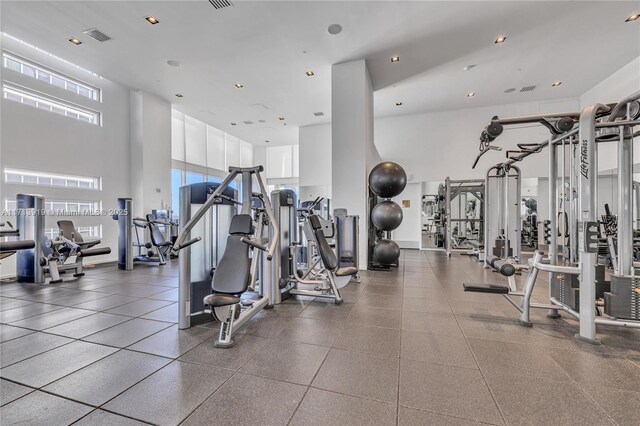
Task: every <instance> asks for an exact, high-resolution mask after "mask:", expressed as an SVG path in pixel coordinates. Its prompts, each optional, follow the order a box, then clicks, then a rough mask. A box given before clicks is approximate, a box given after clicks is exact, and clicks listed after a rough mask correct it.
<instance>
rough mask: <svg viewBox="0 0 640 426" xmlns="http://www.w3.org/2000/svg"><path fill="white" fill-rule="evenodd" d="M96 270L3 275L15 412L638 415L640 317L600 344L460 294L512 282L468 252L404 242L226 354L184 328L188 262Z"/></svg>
mask: <svg viewBox="0 0 640 426" xmlns="http://www.w3.org/2000/svg"><path fill="white" fill-rule="evenodd" d="M86 273H87V275H86V276H85V277H83V278H81V279H67V280H66V281H64V282H63V283H61V284H58V285H57V286H56V287H51V286H49V287H46V288H38V287H36V286H33V285H20V284H17V283H12V282H6V283H2V284H0V302H1V304H0V311H1V312H0V325H1V326H2V327H1V328H0V331H1V333H0V336H1V337H2V339H1V340H2V343H1V346H2V348H1V349H2V355H3V358H4V359H3V360H2V361H3V362H2V365H3V366H4V367H5V368H2V369H1V370H0V377H1V378H2V380H0V388H1V391H2V392H1V393H2V399H1V401H0V405H1V406H0V418H1V419H2V422H3V424H4V423H5V422H8V423H7V424H12V423H20V422H24V423H33V424H38V423H41V424H62V425H63V424H77V425H94V424H96V425H139V424H159V425H178V424H188V425H200V424H203V425H204V424H237V425H243V424H268V425H280V424H281V425H287V424H291V425H308V424H316V425H318V424H319V425H369V424H370V425H425V424H437V425H480V424H496V425H505V424H506V425H511V424H514V425H515V424H536V425H545V424H598V425H609V424H611V425H613V424H617V425H633V426H635V425H638V424H640V405H638V404H639V401H640V330H632V329H624V330H623V329H617V328H613V327H601V328H599V329H598V333H599V335H598V337H599V338H600V339H601V340H602V342H603V345H601V346H597V347H596V346H591V345H588V344H584V343H581V342H577V341H576V340H575V339H573V334H574V333H575V331H576V328H577V322H576V321H575V320H573V319H571V318H569V317H566V316H564V317H563V318H561V319H557V320H551V319H548V318H546V317H545V316H544V312H534V314H533V315H532V321H533V323H534V326H533V327H532V328H530V329H527V328H522V327H519V326H518V325H517V323H516V318H517V315H516V311H515V310H514V309H513V308H512V307H511V306H510V305H509V304H508V303H507V302H506V301H505V300H504V299H503V298H502V297H500V296H495V295H484V294H474V293H465V292H464V291H463V289H462V282H463V281H475V282H478V281H487V282H489V281H491V282H496V281H499V277H497V276H496V274H493V273H491V272H489V271H487V270H484V269H483V268H482V267H481V265H480V264H478V263H477V262H475V261H474V260H473V259H471V258H469V257H466V256H457V255H455V254H454V255H453V256H452V257H451V258H448V257H446V256H445V255H444V254H442V253H437V252H419V251H415V250H403V251H402V255H401V259H400V266H399V267H398V268H393V269H392V270H390V271H361V282H360V283H355V282H352V283H350V284H348V285H347V286H346V287H345V288H344V289H343V296H344V299H345V302H344V304H342V305H339V306H336V305H333V304H332V303H327V301H326V300H314V299H313V298H308V297H307V298H292V299H289V300H286V301H285V302H284V303H283V304H282V305H279V306H276V307H275V308H274V309H271V310H265V311H263V312H261V313H260V314H259V315H257V316H256V317H255V318H254V319H252V320H251V321H250V322H249V323H248V324H247V325H246V326H245V327H243V329H241V330H240V332H239V334H238V335H237V337H236V343H237V344H236V346H235V347H234V348H233V349H230V350H223V349H217V348H215V347H214V346H213V343H214V341H215V340H216V338H217V327H216V326H215V324H213V323H208V324H203V325H199V326H196V327H194V328H192V329H190V330H179V329H178V327H177V325H176V324H175V321H176V320H177V318H176V317H175V315H176V307H177V305H176V304H175V302H176V299H177V274H178V262H177V261H175V260H174V261H170V262H168V264H167V265H165V266H163V267H157V266H148V265H142V266H140V267H137V268H136V269H135V270H134V271H129V272H126V271H119V270H118V269H117V268H116V267H115V266H113V265H105V266H98V267H95V268H88V269H87V271H86ZM523 279H524V277H517V280H518V281H519V282H522V280H523ZM547 286H548V284H547V282H546V277H544V276H541V277H540V278H539V283H538V287H537V288H536V291H535V293H534V298H537V299H538V300H539V301H544V295H545V293H546V291H547ZM43 363H46V364H47V365H46V367H47V368H45V366H44V365H42V364H43ZM34 375H38V378H37V379H36V377H34Z"/></svg>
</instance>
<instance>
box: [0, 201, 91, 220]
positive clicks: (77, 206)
mask: <svg viewBox="0 0 640 426" xmlns="http://www.w3.org/2000/svg"><path fill="white" fill-rule="evenodd" d="M4 206H5V210H8V211H13V210H16V209H17V208H18V206H17V202H16V200H10V199H8V198H5V200H4ZM99 208H100V202H99V201H66V200H45V202H44V209H45V210H48V211H52V212H55V213H56V214H57V213H61V212H77V213H78V215H79V216H80V215H83V214H89V213H92V212H96V211H98V210H99Z"/></svg>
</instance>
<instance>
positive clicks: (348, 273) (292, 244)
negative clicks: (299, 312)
mask: <svg viewBox="0 0 640 426" xmlns="http://www.w3.org/2000/svg"><path fill="white" fill-rule="evenodd" d="M321 201H322V199H321V198H318V199H316V200H315V202H314V203H312V204H311V205H307V206H306V207H305V208H304V209H300V210H297V208H296V206H297V201H296V194H295V192H294V191H292V190H290V189H281V190H276V191H273V192H272V193H271V202H272V205H273V208H274V212H275V215H276V220H278V227H279V229H280V251H279V253H280V256H278V258H277V259H274V263H273V269H272V271H273V273H274V280H277V281H278V283H279V288H280V292H279V294H274V303H276V304H277V303H280V300H282V299H284V298H287V297H289V295H300V296H312V297H322V298H328V299H333V300H334V302H335V303H336V304H340V303H342V297H341V296H340V291H339V289H340V288H342V287H344V286H345V285H347V283H349V281H350V280H351V278H352V277H356V278H357V273H358V263H357V262H358V255H357V252H358V246H357V241H358V217H357V216H347V215H346V211H343V212H342V214H340V215H339V216H336V217H335V219H334V221H331V220H324V219H321V217H320V216H319V215H317V214H315V213H314V207H315V206H316V205H318V203H319V202H321ZM299 220H300V221H301V224H302V227H301V229H299ZM330 238H333V239H334V241H335V243H334V244H333V246H332V244H331V243H330V242H329V239H330ZM334 247H335V249H334ZM302 252H304V254H305V256H301V254H302ZM303 257H304V258H306V262H305V261H304V260H303V259H301V258H303Z"/></svg>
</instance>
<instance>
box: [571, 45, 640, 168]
mask: <svg viewBox="0 0 640 426" xmlns="http://www.w3.org/2000/svg"><path fill="white" fill-rule="evenodd" d="M638 90H640V57H638V58H636V59H634V60H633V61H631V62H629V63H628V64H627V65H625V66H624V67H622V68H621V69H619V70H618V71H616V72H615V73H613V74H611V76H610V77H608V78H606V79H604V80H603V81H602V82H600V83H598V84H597V85H596V86H594V87H593V88H592V89H591V90H589V91H587V92H586V93H585V94H584V95H582V96H581V97H580V106H581V107H582V108H584V107H586V106H588V105H592V104H594V103H603V104H607V103H613V102H618V101H619V100H621V99H623V98H625V97H627V96H629V95H631V94H632V93H634V92H636V91H638ZM617 162H618V157H617V147H616V144H615V143H606V144H599V145H598V170H599V171H602V170H610V169H614V168H616V167H617ZM633 162H634V163H640V149H638V148H637V144H636V149H635V150H634V153H633Z"/></svg>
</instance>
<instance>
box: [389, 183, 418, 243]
mask: <svg viewBox="0 0 640 426" xmlns="http://www.w3.org/2000/svg"><path fill="white" fill-rule="evenodd" d="M403 200H407V201H409V203H410V206H409V207H404V206H403V204H402V202H403ZM393 201H395V202H396V203H398V204H399V205H400V207H401V208H402V215H403V217H402V223H401V224H400V226H399V227H398V228H397V229H396V230H394V231H393V232H392V238H393V240H394V241H395V242H396V243H398V245H399V246H400V248H410V249H419V248H421V247H422V233H421V232H422V231H421V229H422V224H421V220H422V215H421V212H422V184H421V183H409V184H407V186H406V187H405V189H404V191H402V194H400V195H399V196H397V197H395V198H393Z"/></svg>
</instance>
